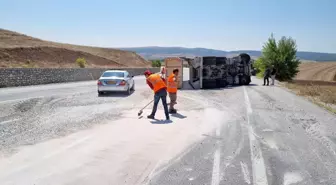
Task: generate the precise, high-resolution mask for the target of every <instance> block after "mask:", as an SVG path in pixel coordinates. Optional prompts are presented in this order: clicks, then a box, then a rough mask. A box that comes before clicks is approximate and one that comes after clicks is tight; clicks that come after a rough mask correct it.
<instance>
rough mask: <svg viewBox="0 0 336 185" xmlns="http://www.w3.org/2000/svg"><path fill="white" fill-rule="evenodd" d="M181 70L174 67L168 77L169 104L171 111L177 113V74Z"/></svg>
mask: <svg viewBox="0 0 336 185" xmlns="http://www.w3.org/2000/svg"><path fill="white" fill-rule="evenodd" d="M178 73H179V70H178V69H174V70H173V73H172V74H170V75H169V77H168V83H167V91H168V93H169V98H170V105H169V113H172V114H174V113H177V110H176V109H175V108H174V105H175V104H176V99H177V84H178V82H177V76H178Z"/></svg>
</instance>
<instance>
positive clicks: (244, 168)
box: [240, 161, 251, 184]
mask: <svg viewBox="0 0 336 185" xmlns="http://www.w3.org/2000/svg"><path fill="white" fill-rule="evenodd" d="M240 166H241V170H242V173H243V175H244V180H245V182H246V183H247V184H251V179H250V172H249V170H248V167H247V165H246V164H245V163H244V162H242V161H240Z"/></svg>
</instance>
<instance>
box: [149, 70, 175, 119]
mask: <svg viewBox="0 0 336 185" xmlns="http://www.w3.org/2000/svg"><path fill="white" fill-rule="evenodd" d="M144 75H145V76H146V81H147V84H148V85H149V87H150V88H151V89H152V90H153V91H154V105H153V110H152V113H151V114H150V115H148V116H147V118H149V119H155V113H156V110H157V106H158V104H159V101H160V99H161V100H162V104H163V108H164V112H165V115H166V119H167V120H169V119H170V118H169V113H168V105H167V86H166V84H165V82H164V80H163V79H162V78H161V76H160V75H159V74H151V72H150V71H145V73H144Z"/></svg>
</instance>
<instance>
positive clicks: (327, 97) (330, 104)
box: [285, 83, 336, 114]
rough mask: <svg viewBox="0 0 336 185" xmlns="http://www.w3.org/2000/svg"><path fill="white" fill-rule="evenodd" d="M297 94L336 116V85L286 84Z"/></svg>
mask: <svg viewBox="0 0 336 185" xmlns="http://www.w3.org/2000/svg"><path fill="white" fill-rule="evenodd" d="M285 86H286V87H287V88H289V89H291V90H293V91H294V92H295V93H296V94H298V95H300V96H304V97H307V98H309V99H310V100H311V101H313V102H314V103H316V104H318V105H320V106H322V107H324V108H326V109H328V110H329V111H331V112H333V113H335V114H336V85H335V84H334V85H317V84H310V85H309V84H297V83H285Z"/></svg>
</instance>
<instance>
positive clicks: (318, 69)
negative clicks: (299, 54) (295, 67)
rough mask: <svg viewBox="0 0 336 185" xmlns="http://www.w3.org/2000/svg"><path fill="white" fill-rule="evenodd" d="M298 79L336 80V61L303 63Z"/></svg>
mask: <svg viewBox="0 0 336 185" xmlns="http://www.w3.org/2000/svg"><path fill="white" fill-rule="evenodd" d="M299 70H300V72H299V73H298V74H297V75H296V79H297V80H319V81H336V62H314V63H311V62H307V63H301V64H300V67H299Z"/></svg>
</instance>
